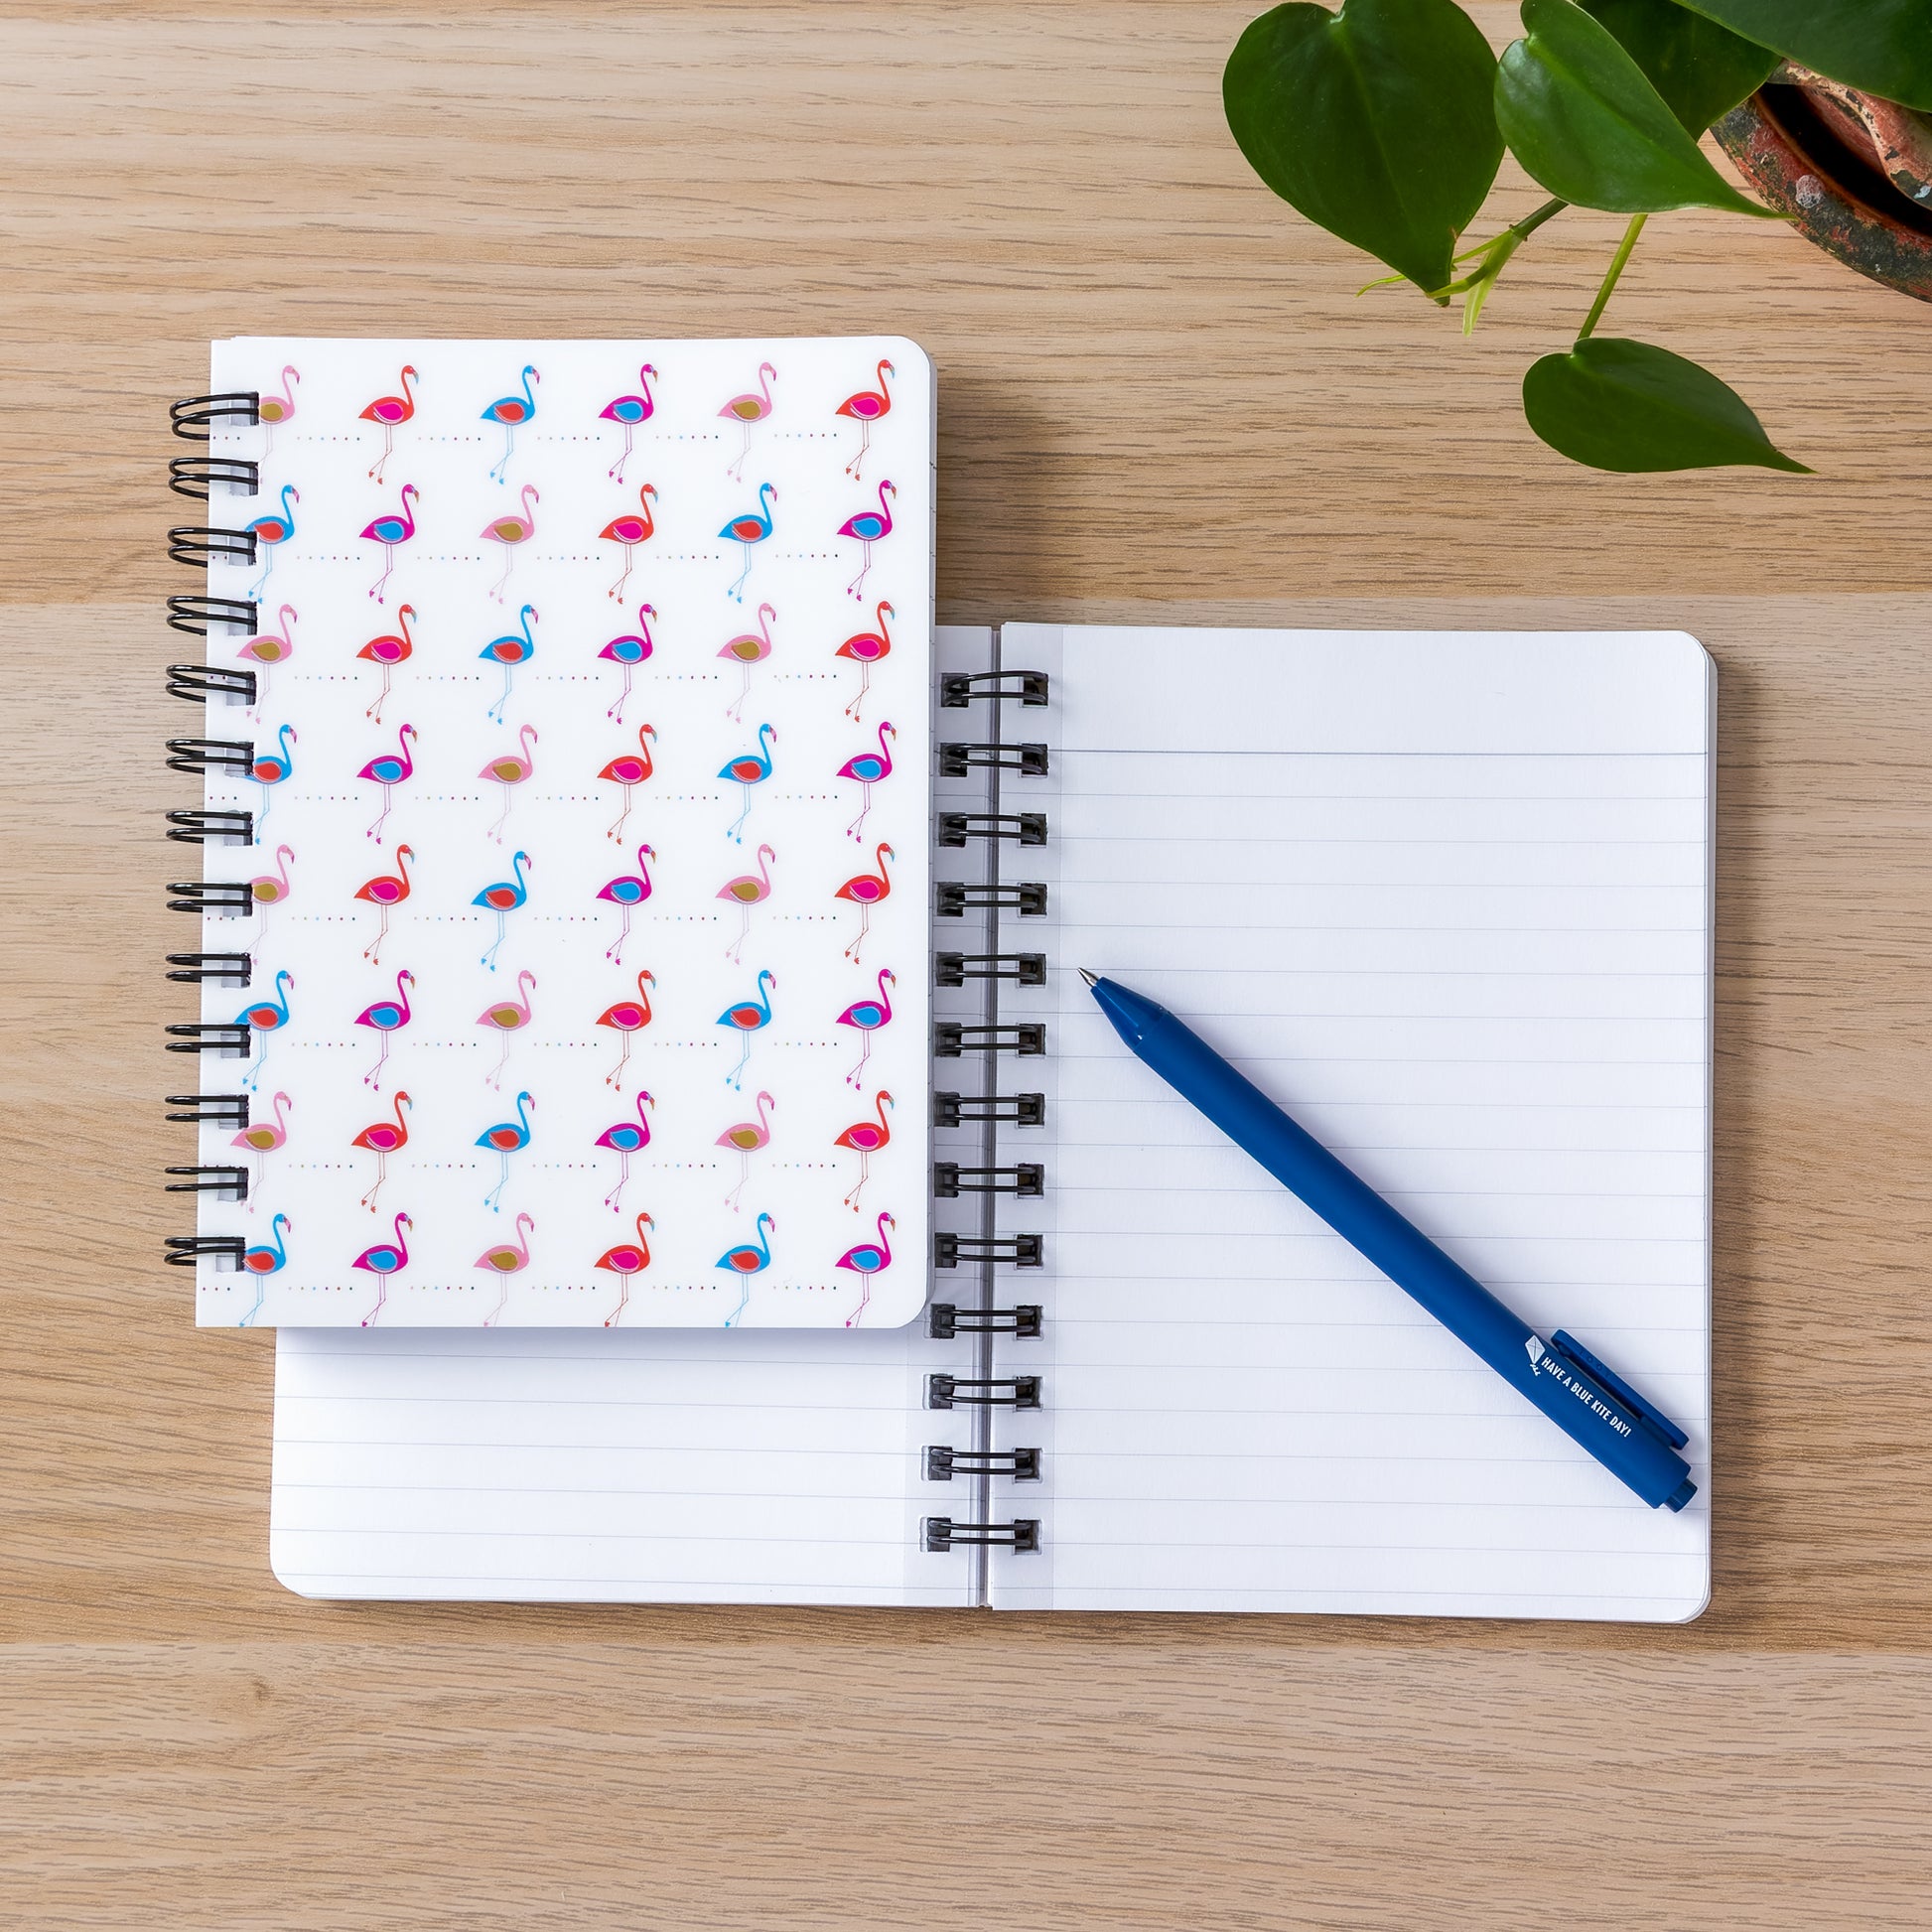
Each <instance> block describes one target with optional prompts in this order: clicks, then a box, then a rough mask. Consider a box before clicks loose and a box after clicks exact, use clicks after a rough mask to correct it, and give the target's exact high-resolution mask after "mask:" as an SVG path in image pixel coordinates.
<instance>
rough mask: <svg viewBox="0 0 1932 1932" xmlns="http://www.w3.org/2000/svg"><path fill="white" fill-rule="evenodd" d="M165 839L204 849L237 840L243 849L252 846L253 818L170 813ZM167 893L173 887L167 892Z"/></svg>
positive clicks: (216, 813) (237, 813) (222, 813)
mask: <svg viewBox="0 0 1932 1932" xmlns="http://www.w3.org/2000/svg"><path fill="white" fill-rule="evenodd" d="M168 836H169V837H170V838H171V839H173V840H174V842H175V843H176V844H177V845H207V843H208V842H209V841H210V840H218V839H238V840H239V841H240V842H241V843H242V844H243V845H253V844H254V842H255V814H254V813H253V812H240V811H235V812H227V811H207V810H196V811H185V812H170V813H169V814H168ZM168 890H169V891H170V892H173V891H174V890H175V888H174V887H172V886H171V887H170V888H169V889H168Z"/></svg>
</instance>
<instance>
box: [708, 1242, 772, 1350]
mask: <svg viewBox="0 0 1932 1932" xmlns="http://www.w3.org/2000/svg"><path fill="white" fill-rule="evenodd" d="M777 1225H778V1224H777V1222H776V1221H774V1220H773V1219H772V1218H771V1216H770V1215H769V1214H760V1215H759V1222H758V1228H757V1231H756V1232H755V1233H754V1234H753V1236H752V1239H751V1240H750V1241H749V1242H744V1243H741V1244H740V1245H739V1246H738V1247H735V1248H727V1249H726V1250H725V1252H724V1253H723V1254H721V1255H720V1256H719V1257H718V1260H717V1262H716V1263H715V1264H714V1265H715V1266H717V1267H719V1268H728V1269H730V1270H731V1272H732V1273H733V1274H734V1275H736V1276H737V1277H738V1279H739V1282H740V1284H741V1286H740V1288H739V1294H738V1306H737V1308H735V1309H733V1310H732V1311H731V1313H730V1314H728V1315H726V1317H725V1326H726V1327H727V1328H729V1327H730V1326H731V1325H732V1323H733V1322H734V1321H736V1320H737V1319H738V1317H739V1316H740V1315H741V1314H743V1313H744V1312H745V1307H746V1304H747V1303H749V1302H750V1301H751V1299H752V1277H753V1276H754V1275H761V1274H763V1273H764V1271H765V1270H766V1269H767V1268H769V1267H770V1266H771V1249H770V1245H769V1243H768V1241H767V1239H766V1236H767V1235H768V1234H769V1233H770V1232H771V1231H772V1230H774V1229H775V1228H776V1227H777Z"/></svg>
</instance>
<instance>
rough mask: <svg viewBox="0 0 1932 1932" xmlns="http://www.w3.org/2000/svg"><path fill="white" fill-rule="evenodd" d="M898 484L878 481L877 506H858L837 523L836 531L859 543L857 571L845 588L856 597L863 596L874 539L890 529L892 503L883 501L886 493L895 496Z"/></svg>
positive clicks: (870, 567) (886, 534)
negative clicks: (864, 507)
mask: <svg viewBox="0 0 1932 1932" xmlns="http://www.w3.org/2000/svg"><path fill="white" fill-rule="evenodd" d="M897 494H898V487H897V484H895V483H892V482H890V481H889V482H886V483H881V484H880V485H879V507H878V509H876V510H861V511H860V512H859V513H858V514H857V515H856V516H848V517H847V518H846V519H845V521H844V522H843V523H841V524H840V525H839V535H840V536H842V537H852V538H855V539H856V540H857V542H858V544H859V557H860V561H859V574H858V576H857V577H855V578H854V579H853V580H852V582H851V583H849V584H848V585H847V586H846V587H845V588H846V590H847V592H848V593H849V594H850V595H851V596H853V597H856V598H860V599H862V600H863V598H864V597H865V592H866V576H867V573H868V572H869V571H870V570H871V569H872V547H873V545H874V544H875V543H878V542H880V541H881V540H882V539H884V538H886V537H889V536H891V535H892V533H893V511H892V505H891V504H890V503H888V502H887V501H886V498H887V497H888V496H897Z"/></svg>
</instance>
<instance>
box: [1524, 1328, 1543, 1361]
mask: <svg viewBox="0 0 1932 1932" xmlns="http://www.w3.org/2000/svg"><path fill="white" fill-rule="evenodd" d="M1523 1346H1524V1347H1525V1348H1527V1349H1528V1350H1529V1351H1530V1365H1531V1367H1535V1366H1536V1365H1537V1364H1538V1363H1539V1362H1541V1361H1542V1359H1543V1344H1542V1342H1540V1341H1539V1340H1538V1339H1537V1338H1536V1336H1534V1335H1532V1336H1531V1337H1530V1338H1529V1340H1528V1341H1526V1342H1525V1343H1524V1344H1523Z"/></svg>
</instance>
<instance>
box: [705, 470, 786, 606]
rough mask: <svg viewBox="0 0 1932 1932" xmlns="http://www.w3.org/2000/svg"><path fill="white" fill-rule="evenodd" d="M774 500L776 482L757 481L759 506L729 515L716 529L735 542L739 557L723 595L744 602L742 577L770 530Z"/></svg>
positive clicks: (775, 498)
mask: <svg viewBox="0 0 1932 1932" xmlns="http://www.w3.org/2000/svg"><path fill="white" fill-rule="evenodd" d="M777 500H778V488H777V485H776V484H775V483H759V504H758V508H757V509H752V510H747V511H746V512H745V513H744V514H743V515H742V516H734V517H732V518H731V519H730V520H729V521H728V522H726V524H725V525H724V527H723V528H722V529H720V530H719V532H718V534H719V535H720V536H721V537H729V538H730V539H731V540H732V542H734V543H735V544H737V545H738V554H739V557H740V559H741V561H740V564H739V571H738V575H737V576H736V577H734V578H733V579H732V581H731V583H730V585H729V587H728V588H727V591H726V595H727V596H729V597H734V598H736V599H737V600H738V602H739V603H740V604H743V603H744V602H745V580H746V579H747V578H748V577H750V576H751V574H752V551H753V549H754V547H755V546H756V545H758V544H760V543H762V542H763V541H764V540H765V538H766V537H768V536H769V535H770V534H771V505H772V504H773V503H775V502H776V501H777Z"/></svg>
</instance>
